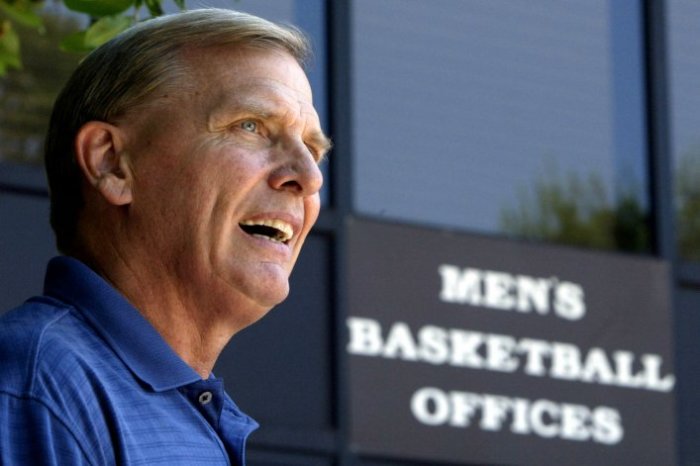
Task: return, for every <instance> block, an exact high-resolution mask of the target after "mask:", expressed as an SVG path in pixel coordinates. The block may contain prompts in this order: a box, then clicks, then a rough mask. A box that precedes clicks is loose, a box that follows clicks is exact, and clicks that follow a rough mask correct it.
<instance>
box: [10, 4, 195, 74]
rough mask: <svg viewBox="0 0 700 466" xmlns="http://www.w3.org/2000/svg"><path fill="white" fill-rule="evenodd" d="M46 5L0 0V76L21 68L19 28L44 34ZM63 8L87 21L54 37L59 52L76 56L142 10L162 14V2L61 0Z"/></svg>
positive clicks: (132, 20)
mask: <svg viewBox="0 0 700 466" xmlns="http://www.w3.org/2000/svg"><path fill="white" fill-rule="evenodd" d="M48 1H53V2H54V3H55V4H60V3H61V0H48ZM173 1H174V3H175V4H176V5H177V6H178V7H179V8H180V9H184V8H185V0H173ZM46 5H47V2H46V1H44V0H0V14H1V15H2V16H1V17H0V76H5V75H7V73H8V70H10V69H22V67H23V61H24V60H23V59H22V57H23V56H26V54H27V51H25V50H23V49H24V47H25V46H24V40H23V39H24V37H23V35H22V34H21V32H20V30H21V29H22V28H26V29H29V30H32V31H34V33H35V34H39V35H44V34H46V33H47V31H48V26H47V24H46V22H45V15H42V11H43V9H44V8H45V6H46ZM63 6H64V7H65V8H67V9H68V10H70V11H73V12H76V13H77V14H79V15H82V16H83V17H84V18H86V19H87V20H86V21H85V27H84V28H81V29H80V30H76V31H74V32H73V33H72V34H70V35H65V36H62V37H60V38H56V39H57V41H56V42H55V43H58V44H60V48H61V49H62V50H64V51H69V52H78V53H81V52H86V51H89V50H92V49H93V48H95V47H98V46H99V45H101V44H103V43H104V42H107V41H108V40H109V39H111V38H112V37H114V36H116V35H117V34H119V33H120V32H122V31H123V30H125V29H127V28H128V27H129V26H131V25H132V24H134V23H135V22H137V21H139V20H140V19H141V14H142V11H144V10H145V11H146V12H147V15H146V17H154V16H160V15H162V14H163V0H63Z"/></svg>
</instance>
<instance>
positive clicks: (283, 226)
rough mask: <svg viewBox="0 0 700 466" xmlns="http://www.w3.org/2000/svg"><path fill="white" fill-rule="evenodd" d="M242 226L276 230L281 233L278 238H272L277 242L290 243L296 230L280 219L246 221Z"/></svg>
mask: <svg viewBox="0 0 700 466" xmlns="http://www.w3.org/2000/svg"><path fill="white" fill-rule="evenodd" d="M241 225H251V226H254V225H259V226H266V227H270V228H274V229H275V230H277V231H278V232H279V234H278V235H277V237H276V238H271V239H274V240H277V241H283V242H284V241H289V240H290V239H291V238H292V236H294V229H293V228H292V226H291V225H290V224H289V223H287V222H284V221H282V220H279V219H265V220H244V221H242V222H241Z"/></svg>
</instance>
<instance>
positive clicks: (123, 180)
mask: <svg viewBox="0 0 700 466" xmlns="http://www.w3.org/2000/svg"><path fill="white" fill-rule="evenodd" d="M75 156H76V161H77V162H78V165H79V166H80V168H81V170H82V172H83V175H84V176H85V179H86V180H87V182H88V183H89V184H90V186H92V187H93V188H95V189H96V190H97V191H99V192H100V194H101V195H102V197H103V198H104V199H105V200H106V201H107V202H109V203H110V204H113V205H126V204H129V203H131V200H132V190H131V188H132V186H131V184H132V179H133V177H132V173H131V168H130V166H129V160H128V153H127V152H126V151H125V150H124V134H123V131H122V130H121V129H120V128H118V127H117V126H114V125H111V124H109V123H105V122H102V121H90V122H88V123H85V124H84V125H83V127H82V128H80V130H79V131H78V134H77V136H76V137H75Z"/></svg>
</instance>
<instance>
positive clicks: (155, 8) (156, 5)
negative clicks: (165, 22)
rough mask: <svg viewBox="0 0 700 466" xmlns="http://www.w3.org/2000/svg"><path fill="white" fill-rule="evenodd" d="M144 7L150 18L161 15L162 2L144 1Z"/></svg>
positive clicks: (160, 0)
mask: <svg viewBox="0 0 700 466" xmlns="http://www.w3.org/2000/svg"><path fill="white" fill-rule="evenodd" d="M145 2H146V7H147V8H148V12H149V13H150V14H151V16H160V15H162V14H163V7H161V5H160V4H161V2H162V0H145Z"/></svg>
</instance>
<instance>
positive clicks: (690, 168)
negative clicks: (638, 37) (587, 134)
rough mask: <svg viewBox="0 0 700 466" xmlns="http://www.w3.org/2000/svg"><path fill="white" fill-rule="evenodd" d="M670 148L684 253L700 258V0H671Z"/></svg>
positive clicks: (683, 256)
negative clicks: (699, 83) (699, 78)
mask: <svg viewBox="0 0 700 466" xmlns="http://www.w3.org/2000/svg"><path fill="white" fill-rule="evenodd" d="M667 5H668V34H669V35H668V43H669V60H668V63H669V72H670V81H669V82H670V102H671V108H670V110H671V111H670V115H671V123H670V126H671V152H672V156H673V162H674V164H673V166H674V184H675V206H676V232H677V238H678V245H677V246H678V253H679V255H680V257H681V258H683V259H686V260H692V261H700V88H698V84H697V81H698V76H699V75H700V29H698V18H700V2H697V1H694V0H670V1H669V2H668V4H667Z"/></svg>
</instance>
